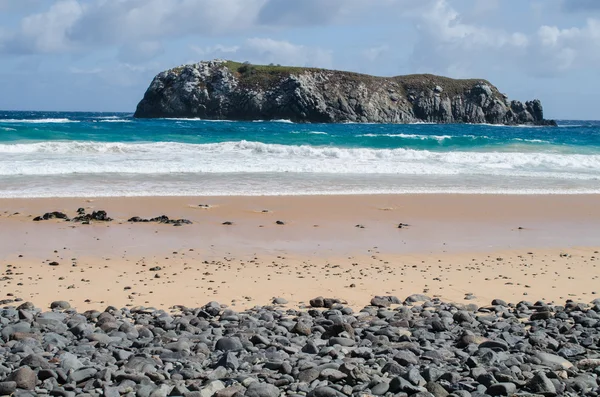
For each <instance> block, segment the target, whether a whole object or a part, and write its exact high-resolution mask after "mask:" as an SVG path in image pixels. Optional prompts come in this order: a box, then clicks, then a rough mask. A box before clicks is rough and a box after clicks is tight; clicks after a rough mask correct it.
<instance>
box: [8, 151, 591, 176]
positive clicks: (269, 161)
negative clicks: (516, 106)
mask: <svg viewBox="0 0 600 397" xmlns="http://www.w3.org/2000/svg"><path fill="white" fill-rule="evenodd" d="M0 154H1V155H0V176H1V175H58V174H63V175H66V174H78V173H90V174H106V173H130V174H146V175H151V174H169V173H181V174H193V173H223V174H228V173H301V174H303V173H304V174H305V173H315V174H346V175H348V174H356V175H362V174H382V175H390V174H392V175H393V174H396V175H439V176H445V175H465V176H467V175H489V176H494V175H501V176H502V175H504V176H512V177H517V176H523V177H544V178H559V179H570V180H598V178H599V176H600V155H583V154H555V153H543V152H517V151H512V152H475V151H473V152H459V151H452V152H436V151H427V150H412V149H367V148H339V147H329V146H323V147H316V146H309V145H277V144H265V143H260V142H249V141H236V142H222V143H212V144H184V143H175V142H156V143H122V142H119V143H112V142H109V143H105V142H73V141H51V142H38V143H27V144H25V143H15V144H0Z"/></svg>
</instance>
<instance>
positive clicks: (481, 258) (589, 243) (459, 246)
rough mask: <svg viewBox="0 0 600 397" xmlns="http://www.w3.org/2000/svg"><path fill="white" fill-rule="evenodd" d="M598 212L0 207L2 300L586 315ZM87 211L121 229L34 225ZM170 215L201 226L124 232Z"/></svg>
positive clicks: (386, 206) (472, 204)
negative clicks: (53, 214)
mask: <svg viewBox="0 0 600 397" xmlns="http://www.w3.org/2000/svg"><path fill="white" fill-rule="evenodd" d="M599 199H600V197H598V196H594V195H572V196H568V195H547V196H539V195H538V196H527V195H515V196H510V195H502V196H500V195H498V196H496V195H373V196H290V197H285V196H281V197H276V196H275V197H154V198H99V199H83V198H81V199H76V198H69V199H63V198H61V199H3V200H0V208H2V212H1V214H0V215H1V216H0V266H1V272H2V273H0V280H1V282H0V286H1V291H2V296H1V297H0V299H2V300H8V301H9V300H13V299H15V298H16V299H22V300H24V301H31V302H34V303H35V304H36V305H38V306H40V307H48V305H49V304H50V302H52V301H55V300H67V301H69V302H71V304H72V305H73V306H74V307H76V308H77V309H78V310H87V309H92V308H93V309H104V308H105V307H106V306H108V305H114V306H117V307H124V306H137V305H142V306H153V307H159V308H169V307H172V306H174V305H185V306H188V307H191V306H201V305H204V304H205V303H207V302H208V301H212V300H214V301H218V302H220V303H222V304H227V305H231V306H234V307H237V308H240V309H241V308H249V307H252V306H254V305H264V304H269V303H270V302H271V300H272V298H274V297H281V298H284V299H286V300H287V301H288V302H289V303H288V306H290V307H302V306H303V305H304V304H307V303H308V301H309V300H310V299H312V298H314V297H316V296H325V297H332V298H339V299H342V300H344V301H347V302H348V304H349V305H350V306H352V307H354V308H362V307H363V306H364V305H366V304H368V302H369V301H370V299H371V298H372V297H373V296H375V295H395V296H398V297H399V298H400V299H404V298H405V297H407V296H408V295H411V294H415V293H425V294H427V295H429V296H431V297H440V298H441V299H444V300H446V301H453V302H459V303H476V304H479V305H486V304H489V302H490V301H491V300H492V299H494V298H501V299H504V300H506V301H511V302H518V301H521V300H527V301H534V302H535V301H537V300H544V301H548V302H564V301H565V300H566V299H573V300H581V301H585V302H589V301H591V300H592V299H594V298H595V296H594V295H595V294H596V293H597V292H598V291H597V286H598V282H597V278H598V276H599V275H600V271H599V269H598V268H597V261H598V259H597V258H598V257H600V255H599V254H598V250H600V244H598V241H600V228H599V227H598V225H600V207H599V206H598V200H599ZM80 207H82V208H84V209H85V210H86V211H87V212H91V211H95V210H105V211H107V213H108V215H109V216H110V217H111V218H113V219H114V220H113V221H111V222H92V223H91V224H90V225H84V224H81V223H73V222H65V221H64V220H57V219H52V220H45V221H40V222H34V221H33V218H34V217H35V216H38V215H42V214H44V213H45V212H50V211H62V212H64V213H66V214H67V215H68V216H69V217H73V216H75V215H76V210H77V209H78V208H80ZM163 214H164V215H167V216H168V217H169V218H171V219H176V218H184V219H188V220H190V221H192V222H193V224H191V225H182V226H181V227H173V226H172V225H166V224H156V223H129V222H127V220H128V219H129V218H131V217H133V216H140V217H142V218H151V217H155V216H159V215H163ZM277 221H280V222H279V223H282V224H277ZM226 222H230V223H231V224H230V225H224V224H223V223H226ZM400 224H402V225H403V227H401V228H399V227H398V226H399V225H400ZM51 262H55V263H54V264H53V265H50V263H51Z"/></svg>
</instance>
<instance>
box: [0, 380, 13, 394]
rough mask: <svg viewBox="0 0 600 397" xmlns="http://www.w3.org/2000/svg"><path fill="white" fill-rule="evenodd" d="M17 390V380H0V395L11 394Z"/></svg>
mask: <svg viewBox="0 0 600 397" xmlns="http://www.w3.org/2000/svg"><path fill="white" fill-rule="evenodd" d="M15 390H17V382H14V381H8V382H0V396H6V395H9V394H13V393H14V392H15Z"/></svg>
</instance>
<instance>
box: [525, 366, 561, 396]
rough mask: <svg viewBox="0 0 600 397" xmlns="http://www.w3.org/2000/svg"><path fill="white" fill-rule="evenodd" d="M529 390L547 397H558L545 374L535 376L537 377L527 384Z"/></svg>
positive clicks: (540, 373)
mask: <svg viewBox="0 0 600 397" xmlns="http://www.w3.org/2000/svg"><path fill="white" fill-rule="evenodd" d="M527 388H528V389H529V391H531V392H533V393H538V394H541V395H544V396H546V397H554V396H556V395H557V393H556V388H555V387H554V384H553V383H552V382H551V381H550V379H548V377H547V376H546V374H544V373H543V372H539V373H537V374H535V376H534V377H533V378H531V379H530V380H529V382H528V383H527Z"/></svg>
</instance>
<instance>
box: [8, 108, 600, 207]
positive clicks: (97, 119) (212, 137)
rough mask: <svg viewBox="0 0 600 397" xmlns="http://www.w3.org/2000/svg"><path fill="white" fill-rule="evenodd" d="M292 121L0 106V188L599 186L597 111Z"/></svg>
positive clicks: (199, 190) (154, 192)
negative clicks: (554, 118)
mask: <svg viewBox="0 0 600 397" xmlns="http://www.w3.org/2000/svg"><path fill="white" fill-rule="evenodd" d="M558 123H559V127H557V128H556V127H527V126H516V127H507V126H495V125H436V124H411V125H389V124H386V125H381V124H294V123H291V122H289V121H286V120H279V121H264V122H263V121H258V122H235V121H206V120H190V119H152V120H138V119H134V118H133V117H132V115H131V114H130V113H129V114H127V113H70V112H65V113H62V112H60V113H59V112H6V111H5V112H2V111H0V197H4V198H6V197H100V196H187V195H190V196H191V195H193V196H209V195H303V194H381V193H481V194H492V193H494V194H559V193H563V194H585V193H600V121H559V122H558Z"/></svg>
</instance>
